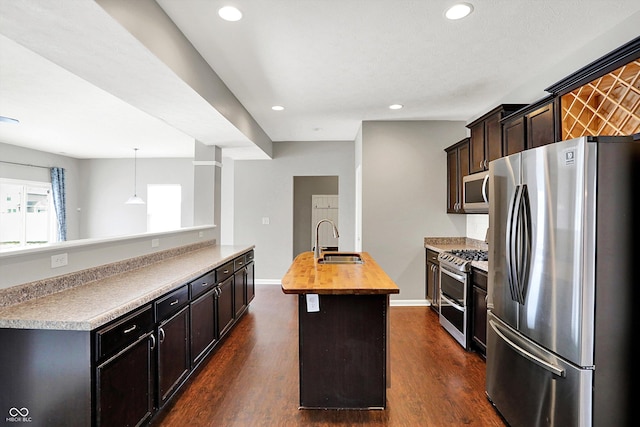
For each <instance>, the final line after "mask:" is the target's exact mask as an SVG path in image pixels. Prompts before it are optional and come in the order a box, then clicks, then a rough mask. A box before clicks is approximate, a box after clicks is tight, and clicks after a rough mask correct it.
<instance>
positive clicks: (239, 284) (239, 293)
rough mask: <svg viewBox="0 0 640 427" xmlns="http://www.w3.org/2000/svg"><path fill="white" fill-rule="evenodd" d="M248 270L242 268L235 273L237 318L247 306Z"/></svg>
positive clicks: (234, 307) (234, 285)
mask: <svg viewBox="0 0 640 427" xmlns="http://www.w3.org/2000/svg"><path fill="white" fill-rule="evenodd" d="M246 279H247V271H246V269H245V268H242V269H240V270H238V271H236V272H235V273H234V278H233V313H234V314H233V315H234V317H235V318H236V319H237V318H238V317H240V316H241V315H242V313H243V312H244V309H245V308H246V307H247V303H246V301H247V298H246V294H245V290H246V287H247V281H246Z"/></svg>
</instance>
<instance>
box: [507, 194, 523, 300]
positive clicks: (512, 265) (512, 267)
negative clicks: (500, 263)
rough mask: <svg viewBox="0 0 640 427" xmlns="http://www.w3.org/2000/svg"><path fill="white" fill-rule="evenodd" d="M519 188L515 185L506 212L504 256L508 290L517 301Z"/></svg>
mask: <svg viewBox="0 0 640 427" xmlns="http://www.w3.org/2000/svg"><path fill="white" fill-rule="evenodd" d="M520 197H521V186H520V185H516V189H515V192H514V194H513V198H512V199H511V202H510V203H509V211H508V212H507V229H506V240H507V241H506V245H507V247H506V249H507V250H506V252H507V253H506V255H507V278H508V280H509V290H510V291H511V299H512V300H514V301H519V299H518V292H517V287H518V274H517V271H518V270H517V266H516V258H517V256H518V254H517V240H518V235H517V219H518V207H519V206H520Z"/></svg>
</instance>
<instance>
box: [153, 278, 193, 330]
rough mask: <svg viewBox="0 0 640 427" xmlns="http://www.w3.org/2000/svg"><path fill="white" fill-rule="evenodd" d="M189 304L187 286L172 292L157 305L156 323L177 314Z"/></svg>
mask: <svg viewBox="0 0 640 427" xmlns="http://www.w3.org/2000/svg"><path fill="white" fill-rule="evenodd" d="M188 302H189V287H188V286H187V285H184V286H182V287H181V288H179V289H176V290H175V291H173V292H171V293H170V294H168V295H166V296H164V297H162V298H161V299H159V300H158V301H156V303H155V308H156V321H157V322H159V321H161V320H163V319H165V318H167V317H169V316H171V315H172V314H173V313H176V312H177V311H178V310H180V308H182V307H183V306H184V305H185V304H186V303H188Z"/></svg>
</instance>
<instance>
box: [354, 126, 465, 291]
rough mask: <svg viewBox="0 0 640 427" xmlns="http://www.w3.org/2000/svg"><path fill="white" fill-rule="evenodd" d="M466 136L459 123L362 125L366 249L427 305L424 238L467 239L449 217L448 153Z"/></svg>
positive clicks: (461, 224)
mask: <svg viewBox="0 0 640 427" xmlns="http://www.w3.org/2000/svg"><path fill="white" fill-rule="evenodd" d="M466 135H467V129H466V127H465V122H461V121H397V122H363V124H362V250H363V251H365V252H369V253H370V254H371V255H372V256H373V258H374V259H375V260H376V261H377V262H378V264H380V266H381V267H382V268H383V269H384V270H385V272H386V273H387V274H388V275H389V276H390V277H391V279H392V280H393V281H395V283H396V284H397V285H398V287H400V294H399V295H393V296H392V297H391V298H392V299H395V300H424V298H425V295H424V294H425V288H424V286H425V284H424V270H425V267H424V262H425V261H424V256H425V255H424V240H423V239H424V237H427V236H429V237H438V236H465V232H466V230H465V227H466V218H465V216H464V215H452V214H447V213H446V176H447V169H446V168H447V159H446V153H445V152H444V149H445V148H446V147H448V146H450V145H452V144H453V143H455V142H457V141H459V140H460V139H462V138H464V137H465V136H466Z"/></svg>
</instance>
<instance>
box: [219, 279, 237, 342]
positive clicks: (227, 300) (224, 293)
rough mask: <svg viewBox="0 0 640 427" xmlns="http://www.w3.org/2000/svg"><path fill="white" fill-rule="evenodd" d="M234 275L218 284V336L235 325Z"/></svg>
mask: <svg viewBox="0 0 640 427" xmlns="http://www.w3.org/2000/svg"><path fill="white" fill-rule="evenodd" d="M233 277H234V276H231V277H228V278H227V279H226V280H225V281H224V282H222V283H220V284H219V285H218V301H217V302H218V336H219V337H220V338H222V336H223V335H224V334H225V333H226V332H227V331H228V330H229V328H231V325H233V314H234V312H235V310H234V300H233Z"/></svg>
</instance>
